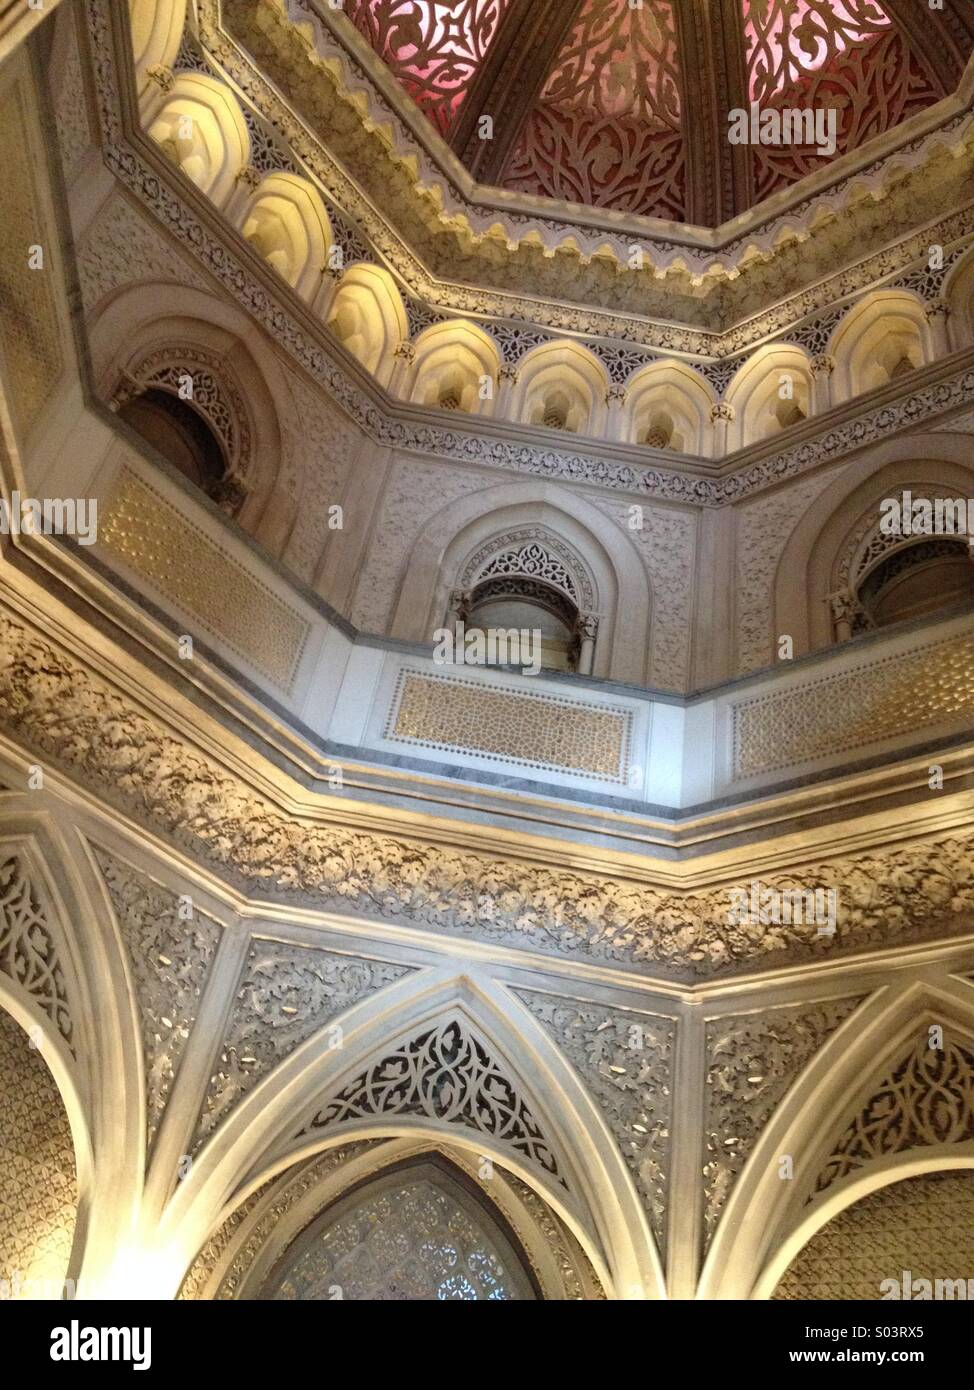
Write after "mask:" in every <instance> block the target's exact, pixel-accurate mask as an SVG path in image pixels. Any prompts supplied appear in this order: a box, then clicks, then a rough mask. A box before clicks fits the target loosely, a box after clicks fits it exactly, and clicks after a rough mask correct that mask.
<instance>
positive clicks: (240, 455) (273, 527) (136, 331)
mask: <svg viewBox="0 0 974 1390" xmlns="http://www.w3.org/2000/svg"><path fill="white" fill-rule="evenodd" d="M89 343H90V349H91V356H92V365H93V369H94V374H95V380H96V385H97V390H98V394H99V395H100V396H101V397H102V399H104V400H107V401H109V402H111V401H116V402H117V401H119V399H120V398H121V397H125V398H128V399H131V398H133V397H136V396H138V395H140V394H142V392H143V390H144V389H145V388H146V387H150V388H151V387H153V386H154V385H156V386H158V385H159V382H160V381H161V382H162V388H163V389H166V390H167V392H168V394H170V395H172V394H173V387H174V385H175V384H176V383H177V381H178V378H179V377H180V376H181V375H183V374H184V372H188V374H189V375H190V376H191V377H193V378H194V382H195V380H196V378H197V377H198V378H199V381H200V383H201V386H202V390H201V391H200V393H196V391H195V385H194V400H193V401H192V402H186V404H189V405H190V406H191V408H194V409H195V411H196V413H197V414H200V415H201V416H202V417H203V418H204V419H205V421H206V423H207V425H208V426H209V428H210V429H211V430H212V431H213V433H215V435H216V437H217V440H218V441H219V442H220V446H221V449H222V451H223V455H224V458H225V460H226V462H227V464H228V471H229V475H230V478H231V480H232V487H229V488H228V489H227V499H228V500H227V510H230V511H232V512H233V515H234V516H235V519H236V520H237V521H238V522H239V523H240V525H241V526H242V527H243V528H244V529H245V530H247V531H249V532H251V534H253V535H255V536H256V537H257V538H258V539H259V540H260V541H261V542H262V543H263V544H265V545H266V546H267V547H268V549H270V550H271V551H272V552H273V553H275V554H277V553H279V552H280V550H281V548H282V547H283V545H284V544H285V543H286V539H287V535H288V534H289V530H290V526H291V524H292V522H293V518H294V514H295V508H296V501H295V499H294V498H293V497H292V496H291V495H290V494H289V493H288V492H286V491H285V489H284V486H283V482H284V480H283V478H282V473H281V461H282V454H283V453H284V449H285V440H284V434H283V430H282V425H281V421H282V420H288V419H289V418H290V417H291V416H292V415H293V407H292V404H291V393H290V390H289V388H288V384H287V380H286V377H285V376H284V373H283V371H282V368H281V366H280V364H279V362H278V359H277V357H276V355H275V353H274V352H273V351H272V350H271V348H270V346H269V345H268V344H267V342H266V341H265V339H264V338H263V337H262V336H261V335H260V334H257V333H255V332H254V329H253V324H252V322H251V321H250V320H249V319H248V318H247V316H246V315H245V314H244V313H243V312H242V311H240V310H238V309H237V308H236V307H235V306H234V305H231V304H227V303H225V302H224V301H222V300H219V299H217V298H215V297H213V296H212V295H208V294H205V293H203V292H202V291H200V290H195V289H191V288H189V287H186V286H175V285H168V284H160V283H156V282H152V283H147V284H142V285H133V286H129V287H127V288H126V289H125V290H123V291H121V293H119V294H117V295H115V296H114V297H111V298H110V299H108V300H107V301H106V302H105V303H103V304H102V305H99V306H97V308H96V309H95V311H94V313H93V315H92V320H91V325H90V329H89ZM154 379H157V380H154ZM175 466H178V465H175ZM216 500H220V498H219V497H218V498H217V499H216Z"/></svg>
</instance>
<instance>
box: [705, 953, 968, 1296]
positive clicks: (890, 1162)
mask: <svg viewBox="0 0 974 1390" xmlns="http://www.w3.org/2000/svg"><path fill="white" fill-rule="evenodd" d="M971 1000H972V996H971V992H970V990H969V989H963V988H961V989H958V988H956V987H954V986H952V985H951V984H950V982H948V981H946V980H942V981H932V982H928V981H925V980H915V981H912V982H910V983H905V984H902V985H900V986H898V987H889V986H887V987H886V988H884V989H881V990H878V991H876V992H875V993H874V994H872V995H871V996H870V997H869V998H868V999H866V1000H864V1001H862V1002H860V1003H859V1005H858V1007H857V1008H856V1009H855V1010H854V1012H853V1013H851V1014H850V1015H849V1016H848V1017H847V1018H846V1019H845V1021H844V1022H843V1023H842V1025H841V1026H840V1027H839V1028H837V1029H836V1030H835V1031H834V1032H833V1033H832V1034H831V1035H830V1036H829V1037H828V1039H827V1040H826V1041H825V1042H824V1043H823V1044H822V1045H821V1047H820V1048H819V1049H818V1050H817V1051H816V1052H815V1053H814V1055H813V1056H812V1057H811V1059H810V1060H809V1061H808V1062H807V1063H806V1065H805V1066H804V1068H803V1069H802V1070H801V1071H800V1072H799V1073H798V1075H797V1076H796V1077H795V1079H794V1081H793V1082H792V1085H791V1087H790V1088H789V1090H788V1091H787V1092H786V1094H785V1096H784V1097H783V1099H782V1100H781V1101H780V1102H779V1103H778V1105H777V1107H776V1108H775V1110H774V1112H773V1113H772V1114H771V1116H770V1117H769V1119H768V1120H767V1122H766V1123H765V1125H764V1127H763V1128H762V1130H761V1133H760V1135H759V1136H758V1137H757V1139H756V1141H755V1142H754V1144H753V1146H752V1148H751V1151H750V1153H749V1155H748V1158H747V1162H746V1164H745V1165H744V1167H743V1169H742V1170H741V1172H740V1173H739V1175H738V1176H737V1178H736V1180H735V1182H734V1185H733V1187H732V1188H731V1190H730V1194H729V1197H728V1198H727V1200H726V1202H725V1204H724V1206H723V1210H722V1213H721V1219H720V1222H719V1224H718V1226H717V1229H716V1233H715V1235H714V1238H713V1240H712V1242H711V1244H710V1247H709V1249H708V1252H707V1258H706V1261H705V1264H704V1269H703V1273H702V1275H701V1279H700V1284H699V1287H698V1297H700V1298H757V1299H763V1298H768V1297H769V1296H770V1295H771V1293H772V1291H773V1290H774V1288H775V1287H776V1286H777V1284H778V1282H779V1280H780V1279H781V1276H782V1274H783V1273H784V1271H785V1270H786V1269H787V1268H788V1266H789V1265H790V1264H791V1262H792V1260H793V1259H794V1257H795V1256H796V1254H797V1253H798V1252H799V1251H800V1250H801V1249H802V1248H803V1247H804V1246H805V1244H806V1243H807V1242H808V1241H809V1240H810V1239H811V1237H812V1236H813V1235H814V1234H815V1232H816V1231H818V1230H819V1229H820V1228H821V1227H822V1226H824V1225H825V1224H826V1223H827V1222H828V1221H829V1220H831V1218H832V1217H834V1216H835V1215H837V1214H838V1213H839V1212H841V1211H843V1210H844V1209H845V1208H846V1207H848V1206H849V1205H850V1204H851V1203H853V1202H855V1201H857V1200H858V1199H859V1198H860V1197H863V1196H866V1195H868V1194H869V1193H870V1192H873V1191H875V1190H876V1189H877V1188H880V1187H883V1186H885V1185H886V1184H887V1183H890V1182H895V1181H898V1180H899V1179H900V1178H905V1177H912V1176H913V1175H915V1174H919V1173H924V1172H930V1171H933V1170H936V1169H940V1168H949V1167H971V1166H974V1111H972V1109H971V1097H972V1096H974V1089H972V1088H974V1006H972V1002H971ZM934 1027H935V1028H936V1029H937V1030H939V1033H935V1032H934V1031H933V1029H934ZM935 1040H939V1043H940V1044H942V1045H939V1046H935V1045H934V1042H935ZM782 1155H790V1156H791V1157H792V1160H793V1167H792V1170H791V1175H790V1180H789V1181H786V1182H785V1181H782V1178H781V1163H780V1160H781V1156H782Z"/></svg>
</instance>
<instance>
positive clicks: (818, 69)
mask: <svg viewBox="0 0 974 1390" xmlns="http://www.w3.org/2000/svg"><path fill="white" fill-rule="evenodd" d="M741 3H742V4H743V9H744V44H745V51H746V63H747V83H748V91H749V95H750V99H751V101H754V102H757V103H758V105H759V106H760V107H761V109H762V110H766V109H768V108H784V107H791V108H799V109H802V110H824V111H826V112H828V111H834V112H835V130H836V151H835V154H836V155H840V154H843V153H845V152H846V151H847V150H851V149H855V148H857V147H858V146H860V145H862V144H864V143H865V142H866V141H867V140H870V139H872V137H873V136H876V135H882V134H883V133H884V132H885V131H887V130H891V129H892V128H893V126H896V125H898V124H899V123H900V122H901V121H904V120H906V119H907V118H908V117H909V116H912V115H914V114H915V113H916V112H917V111H922V110H923V109H924V108H925V107H927V106H929V105H930V104H931V103H932V102H934V101H937V100H938V99H939V97H940V95H941V93H940V91H939V90H938V89H937V88H936V87H935V86H934V85H933V84H932V82H931V81H930V78H929V77H928V75H927V73H926V70H925V69H924V68H923V66H922V65H921V64H920V62H919V61H918V59H917V58H916V57H915V56H914V54H913V53H912V52H911V50H910V48H909V46H908V45H907V43H906V40H905V39H904V37H903V35H902V33H901V32H900V31H899V30H898V29H897V28H896V27H895V26H894V24H893V21H892V20H891V18H890V16H889V15H888V14H887V12H886V10H885V9H884V7H883V6H882V5H881V4H879V3H878V2H877V0H741ZM931 14H933V11H931ZM833 157H834V156H833ZM828 158H829V156H827V155H822V154H820V153H818V151H817V150H816V148H815V146H812V145H808V146H806V145H796V146H790V147H781V146H775V145H773V144H760V145H756V146H755V147H754V161H755V201H760V200H761V199H762V198H765V197H767V196H768V194H769V193H773V192H774V191H775V190H776V189H777V188H781V187H783V186H785V185H787V184H790V183H794V182H795V180H796V179H799V178H801V177H803V175H805V174H809V173H812V172H813V171H814V170H816V169H819V168H821V167H822V165H823V163H826V162H828Z"/></svg>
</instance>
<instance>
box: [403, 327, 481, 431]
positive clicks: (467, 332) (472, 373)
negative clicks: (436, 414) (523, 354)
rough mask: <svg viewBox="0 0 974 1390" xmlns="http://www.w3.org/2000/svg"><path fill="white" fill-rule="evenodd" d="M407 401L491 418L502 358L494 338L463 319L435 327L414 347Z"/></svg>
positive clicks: (424, 334) (417, 340) (418, 339)
mask: <svg viewBox="0 0 974 1390" xmlns="http://www.w3.org/2000/svg"><path fill="white" fill-rule="evenodd" d="M415 352H416V355H415V359H414V361H413V367H412V373H411V386H410V388H409V391H408V399H409V400H411V401H415V402H416V403H417V404H419V405H425V406H433V407H436V408H439V409H440V410H461V411H463V412H464V413H466V414H468V415H489V414H490V413H491V407H492V404H493V396H492V394H491V395H488V394H487V393H486V390H485V389H484V383H485V381H486V382H489V383H490V391H491V393H492V392H493V390H494V386H495V384H496V381H497V372H498V368H499V367H500V358H499V356H498V353H497V347H496V345H495V343H494V341H493V339H492V338H490V337H488V336H487V334H486V333H485V332H484V330H483V329H482V328H478V327H477V325H476V324H474V323H469V322H467V321H466V320H464V319H451V320H450V321H449V322H448V323H435V324H433V325H432V326H431V327H429V328H427V329H426V331H425V332H424V333H421V334H420V335H419V337H418V338H417V339H416V343H415Z"/></svg>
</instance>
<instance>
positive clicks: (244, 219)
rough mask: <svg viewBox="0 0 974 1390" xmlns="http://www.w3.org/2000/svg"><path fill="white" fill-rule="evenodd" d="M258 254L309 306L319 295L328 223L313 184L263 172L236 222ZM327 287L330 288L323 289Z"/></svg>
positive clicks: (329, 239) (329, 235) (328, 241)
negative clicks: (262, 176) (263, 174)
mask: <svg viewBox="0 0 974 1390" xmlns="http://www.w3.org/2000/svg"><path fill="white" fill-rule="evenodd" d="M239 225H240V230H241V232H242V233H243V237H244V240H245V241H248V242H249V243H250V245H251V246H252V247H253V248H254V250H255V251H256V252H257V254H258V255H259V256H262V257H263V259H264V260H265V261H267V263H268V265H270V266H272V267H273V268H274V270H276V271H277V273H278V275H280V276H281V278H282V279H284V280H286V281H287V283H288V284H289V285H290V286H291V287H292V288H293V289H294V290H295V291H296V292H297V293H298V294H299V295H300V296H301V298H302V299H304V300H306V301H307V302H308V303H314V301H315V299H316V298H317V297H318V296H319V295H320V294H321V293H322V288H323V281H322V276H323V275H324V272H325V269H326V267H327V262H328V249H329V247H330V246H331V243H332V233H331V224H330V223H329V220H328V214H327V212H326V211H325V205H324V203H323V202H322V201H321V196H320V194H319V193H318V190H317V189H316V188H315V187H314V185H313V184H311V183H309V182H308V180H307V179H303V178H300V177H299V176H298V175H297V174H288V173H273V174H266V175H265V176H264V178H263V179H261V181H260V183H259V184H258V186H257V188H256V189H255V190H254V192H253V194H252V195H251V197H250V198H249V199H248V201H247V203H246V205H245V207H244V209H243V211H242V213H241V214H240V218H239ZM328 288H329V289H330V286H329V287H328Z"/></svg>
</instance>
